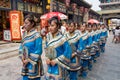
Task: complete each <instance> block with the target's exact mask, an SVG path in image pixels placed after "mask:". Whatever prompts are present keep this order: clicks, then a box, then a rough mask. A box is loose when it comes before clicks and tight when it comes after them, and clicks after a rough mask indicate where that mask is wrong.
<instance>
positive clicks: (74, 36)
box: [65, 22, 81, 80]
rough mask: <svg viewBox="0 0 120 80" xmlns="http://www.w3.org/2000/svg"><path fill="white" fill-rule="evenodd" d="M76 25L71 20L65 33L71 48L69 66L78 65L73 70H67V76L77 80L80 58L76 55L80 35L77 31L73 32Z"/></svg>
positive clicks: (71, 79)
mask: <svg viewBox="0 0 120 80" xmlns="http://www.w3.org/2000/svg"><path fill="white" fill-rule="evenodd" d="M75 30H76V27H75V23H73V22H71V23H70V24H69V26H68V31H69V32H68V33H67V34H66V35H65V36H66V37H67V40H68V42H69V44H70V46H71V48H72V57H71V59H70V64H71V66H74V67H75V66H78V67H76V69H75V70H72V71H71V70H69V75H70V76H69V78H70V80H78V74H77V71H78V70H79V69H80V68H81V67H80V58H79V56H78V55H77V54H78V53H77V50H78V45H79V39H80V35H79V33H78V32H75Z"/></svg>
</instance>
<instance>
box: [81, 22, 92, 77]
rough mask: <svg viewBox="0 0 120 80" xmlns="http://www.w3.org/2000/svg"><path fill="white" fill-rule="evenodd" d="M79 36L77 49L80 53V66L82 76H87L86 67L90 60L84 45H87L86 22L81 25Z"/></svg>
mask: <svg viewBox="0 0 120 80" xmlns="http://www.w3.org/2000/svg"><path fill="white" fill-rule="evenodd" d="M80 30H81V38H80V42H79V51H80V53H81V66H82V72H81V73H82V77H87V68H88V63H89V60H90V54H89V53H88V51H87V49H86V46H87V44H88V43H87V41H88V40H87V39H88V32H87V31H86V24H83V25H82V26H81V29H80Z"/></svg>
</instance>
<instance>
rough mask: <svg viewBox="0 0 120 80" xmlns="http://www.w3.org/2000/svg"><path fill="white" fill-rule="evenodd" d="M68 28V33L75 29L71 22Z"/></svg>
mask: <svg viewBox="0 0 120 80" xmlns="http://www.w3.org/2000/svg"><path fill="white" fill-rule="evenodd" d="M68 30H69V32H70V33H73V32H74V31H75V25H74V23H71V24H70V25H69V27H68Z"/></svg>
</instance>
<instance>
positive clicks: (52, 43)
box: [45, 17, 72, 80]
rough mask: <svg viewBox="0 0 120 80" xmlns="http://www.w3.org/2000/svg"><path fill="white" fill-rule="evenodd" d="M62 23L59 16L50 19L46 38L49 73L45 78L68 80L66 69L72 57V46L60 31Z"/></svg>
mask: <svg viewBox="0 0 120 80" xmlns="http://www.w3.org/2000/svg"><path fill="white" fill-rule="evenodd" d="M59 29H60V23H59V20H58V17H52V18H51V19H50V20H49V30H50V32H49V33H48V34H47V40H46V47H45V49H46V50H45V51H46V54H45V55H46V57H47V59H46V63H47V73H46V76H45V80H66V79H65V78H66V76H65V75H64V73H65V72H64V71H65V69H66V68H67V69H68V67H67V66H68V63H69V62H70V58H71V53H72V51H71V47H70V45H69V43H68V41H67V39H66V37H65V36H63V35H62V34H61V32H59Z"/></svg>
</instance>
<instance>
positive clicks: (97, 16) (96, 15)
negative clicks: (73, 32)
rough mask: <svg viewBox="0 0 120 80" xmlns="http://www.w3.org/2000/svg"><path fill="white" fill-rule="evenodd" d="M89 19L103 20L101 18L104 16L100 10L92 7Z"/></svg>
mask: <svg viewBox="0 0 120 80" xmlns="http://www.w3.org/2000/svg"><path fill="white" fill-rule="evenodd" d="M89 19H96V20H98V21H102V20H101V19H102V16H101V15H100V14H99V13H98V12H96V11H94V10H92V9H90V11H89Z"/></svg>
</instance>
